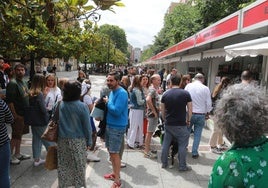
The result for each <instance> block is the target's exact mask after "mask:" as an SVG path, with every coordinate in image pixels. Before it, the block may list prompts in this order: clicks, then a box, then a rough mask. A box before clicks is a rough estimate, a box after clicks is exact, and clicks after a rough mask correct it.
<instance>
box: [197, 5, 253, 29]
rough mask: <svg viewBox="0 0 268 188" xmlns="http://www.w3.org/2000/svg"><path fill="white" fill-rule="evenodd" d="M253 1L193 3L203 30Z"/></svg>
mask: <svg viewBox="0 0 268 188" xmlns="http://www.w3.org/2000/svg"><path fill="white" fill-rule="evenodd" d="M255 1H256V0H232V1H226V0H217V1H215V0H195V1H194V2H195V3H196V5H197V6H196V7H197V8H198V9H199V11H200V15H201V17H200V22H201V23H202V26H203V28H205V27H207V26H209V25H210V24H213V23H215V22H217V21H218V20H221V19H222V18H224V17H226V16H228V15H230V14H232V13H234V12H236V11H237V10H239V9H241V8H243V7H245V6H247V5H249V4H251V3H253V2H255Z"/></svg>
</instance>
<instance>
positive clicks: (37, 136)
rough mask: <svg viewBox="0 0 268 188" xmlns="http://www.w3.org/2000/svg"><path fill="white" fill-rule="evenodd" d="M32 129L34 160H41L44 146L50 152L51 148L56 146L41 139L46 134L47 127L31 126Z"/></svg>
mask: <svg viewBox="0 0 268 188" xmlns="http://www.w3.org/2000/svg"><path fill="white" fill-rule="evenodd" d="M31 128H32V134H33V139H32V150H33V158H34V159H39V158H40V155H41V149H42V144H44V146H45V147H46V150H48V147H49V146H52V145H55V144H54V143H53V142H49V141H46V140H43V139H41V136H42V134H43V133H44V131H45V129H46V126H31Z"/></svg>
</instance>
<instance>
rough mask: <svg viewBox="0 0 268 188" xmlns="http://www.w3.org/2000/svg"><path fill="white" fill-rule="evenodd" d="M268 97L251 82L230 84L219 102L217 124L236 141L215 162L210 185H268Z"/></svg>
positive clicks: (216, 186) (232, 141)
mask: <svg viewBox="0 0 268 188" xmlns="http://www.w3.org/2000/svg"><path fill="white" fill-rule="evenodd" d="M267 122H268V97H267V94H265V92H264V91H262V90H261V89H260V88H257V87H254V86H253V85H250V84H235V85H233V86H230V87H229V88H228V89H227V90H226V91H225V92H224V93H223V95H222V98H221V99H220V100H219V101H218V102H217V104H216V109H215V123H216V124H217V125H218V126H219V128H220V129H221V130H222V132H223V134H224V135H225V136H226V138H227V139H228V140H229V141H230V142H231V143H232V146H231V148H230V149H229V150H228V151H226V152H225V153H224V154H223V155H221V156H220V157H219V159H218V160H217V161H216V162H215V164H214V167H213V170H212V174H211V176H210V179H209V185H208V187H210V188H211V187H215V188H219V187H234V188H236V187H250V188H251V187H252V188H253V187H267V182H268V181H267V180H268V138H267V137H266V136H265V135H264V132H265V131H266V132H267V130H268V129H267V127H268V124H267Z"/></svg>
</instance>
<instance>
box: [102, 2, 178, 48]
mask: <svg viewBox="0 0 268 188" xmlns="http://www.w3.org/2000/svg"><path fill="white" fill-rule="evenodd" d="M121 2H122V3H124V4H125V7H114V10H115V13H113V12H110V11H102V12H100V14H101V20H100V21H99V23H98V24H99V25H103V24H109V25H117V26H118V27H120V28H121V29H123V30H124V31H125V32H126V35H127V41H128V43H130V44H131V45H132V46H133V47H139V48H141V49H142V48H143V47H144V46H146V45H149V44H152V43H153V41H154V36H156V35H157V33H158V32H159V31H160V30H161V28H162V27H163V21H164V16H165V13H166V12H167V10H168V7H169V5H170V3H171V2H174V0H121Z"/></svg>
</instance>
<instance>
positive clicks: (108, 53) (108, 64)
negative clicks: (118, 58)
mask: <svg viewBox="0 0 268 188" xmlns="http://www.w3.org/2000/svg"><path fill="white" fill-rule="evenodd" d="M110 43H111V37H110V36H109V40H108V47H107V65H106V73H109V66H110Z"/></svg>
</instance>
